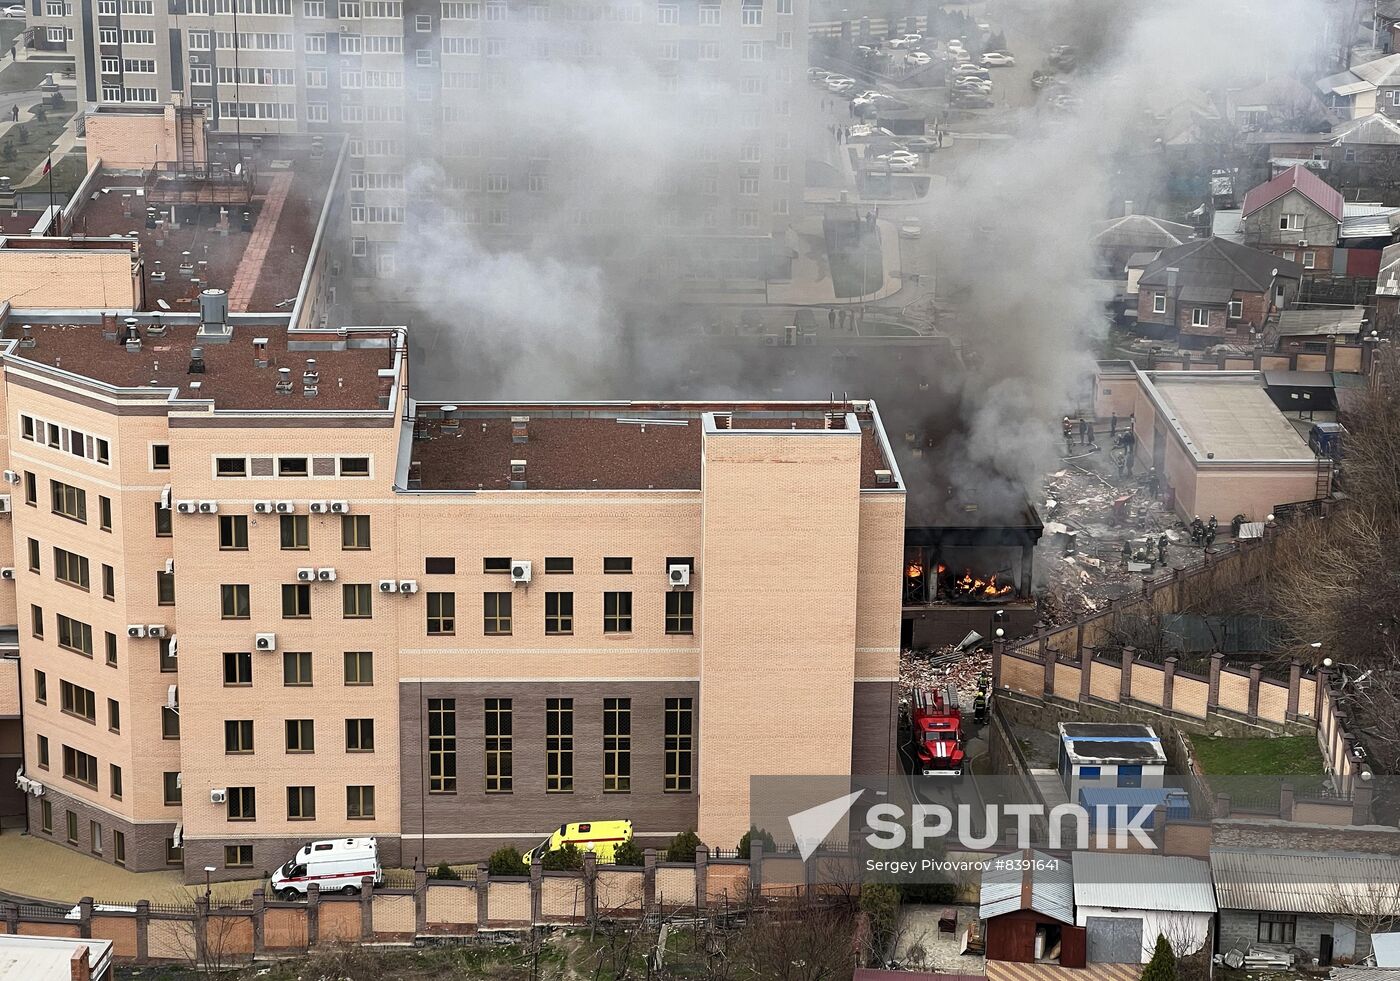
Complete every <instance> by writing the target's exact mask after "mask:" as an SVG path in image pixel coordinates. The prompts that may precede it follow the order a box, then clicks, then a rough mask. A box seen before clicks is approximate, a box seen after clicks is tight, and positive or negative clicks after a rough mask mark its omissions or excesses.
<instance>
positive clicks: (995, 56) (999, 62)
mask: <svg viewBox="0 0 1400 981" xmlns="http://www.w3.org/2000/svg"><path fill="white" fill-rule="evenodd" d="M981 61H982V67H983V68H1006V67H1008V66H1010V65H1014V64H1016V59H1015V58H1013V57H1011V55H1009V54H1006V53H1005V52H1003V51H988V52H987V53H986V54H984V55H983V56H982V59H981Z"/></svg>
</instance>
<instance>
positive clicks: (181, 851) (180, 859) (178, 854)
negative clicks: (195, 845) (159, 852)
mask: <svg viewBox="0 0 1400 981" xmlns="http://www.w3.org/2000/svg"><path fill="white" fill-rule="evenodd" d="M165 864H166V865H184V864H185V846H184V845H177V844H175V839H174V838H167V839H165Z"/></svg>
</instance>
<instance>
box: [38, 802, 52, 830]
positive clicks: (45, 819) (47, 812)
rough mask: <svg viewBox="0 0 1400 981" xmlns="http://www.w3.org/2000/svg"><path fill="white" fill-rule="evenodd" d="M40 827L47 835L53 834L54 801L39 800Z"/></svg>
mask: <svg viewBox="0 0 1400 981" xmlns="http://www.w3.org/2000/svg"><path fill="white" fill-rule="evenodd" d="M39 828H40V830H42V831H43V832H44V834H46V835H51V834H53V801H47V800H41V801H40V802H39Z"/></svg>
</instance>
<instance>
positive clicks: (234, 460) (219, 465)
mask: <svg viewBox="0 0 1400 981" xmlns="http://www.w3.org/2000/svg"><path fill="white" fill-rule="evenodd" d="M220 81H223V79H220ZM214 474H215V476H218V477H246V476H248V459H247V457H242V456H221V457H218V458H216V459H215V460H214Z"/></svg>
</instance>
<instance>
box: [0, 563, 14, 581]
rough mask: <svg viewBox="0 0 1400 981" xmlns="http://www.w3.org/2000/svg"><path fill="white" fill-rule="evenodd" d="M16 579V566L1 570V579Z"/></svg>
mask: <svg viewBox="0 0 1400 981" xmlns="http://www.w3.org/2000/svg"><path fill="white" fill-rule="evenodd" d="M14 577H15V568H14V566H12V565H7V566H5V567H4V568H3V569H0V579H13V578H14Z"/></svg>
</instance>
